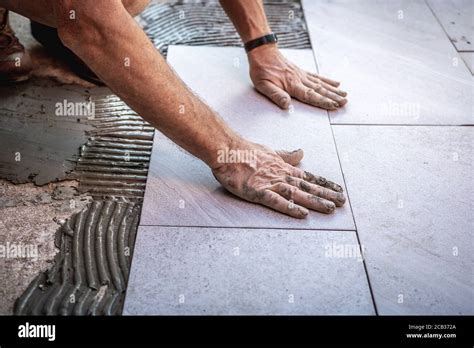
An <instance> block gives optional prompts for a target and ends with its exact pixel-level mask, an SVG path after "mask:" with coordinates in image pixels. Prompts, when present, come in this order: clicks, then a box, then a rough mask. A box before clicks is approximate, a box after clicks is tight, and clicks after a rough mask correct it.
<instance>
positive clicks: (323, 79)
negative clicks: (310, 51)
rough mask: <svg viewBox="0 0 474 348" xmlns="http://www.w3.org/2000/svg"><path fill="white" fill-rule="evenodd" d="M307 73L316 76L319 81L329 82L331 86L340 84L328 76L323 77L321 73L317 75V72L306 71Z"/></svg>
mask: <svg viewBox="0 0 474 348" xmlns="http://www.w3.org/2000/svg"><path fill="white" fill-rule="evenodd" d="M308 74H309V75H311V76H313V77H316V78H318V79H320V80H321V81H324V82H326V83H329V84H330V85H331V86H334V87H339V85H340V84H341V83H340V82H338V81H334V80H332V79H330V78H327V77H324V76H321V75H318V74H315V73H308Z"/></svg>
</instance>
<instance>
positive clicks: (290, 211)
mask: <svg viewBox="0 0 474 348" xmlns="http://www.w3.org/2000/svg"><path fill="white" fill-rule="evenodd" d="M259 203H260V204H262V205H264V206H267V207H269V208H272V209H274V210H276V211H279V212H280V213H283V214H286V215H289V216H292V217H294V218H298V219H303V218H305V217H306V215H308V213H309V211H308V209H306V208H304V207H301V206H299V205H298V204H295V203H293V202H290V201H289V200H287V199H285V198H283V197H282V196H280V195H279V194H278V193H275V192H273V191H271V190H265V192H264V194H263V195H262V197H261V198H260V200H259Z"/></svg>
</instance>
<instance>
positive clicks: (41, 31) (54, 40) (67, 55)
mask: <svg viewBox="0 0 474 348" xmlns="http://www.w3.org/2000/svg"><path fill="white" fill-rule="evenodd" d="M31 35H32V36H33V37H34V38H35V39H36V41H38V42H39V43H40V44H41V45H43V46H44V48H45V49H46V50H47V51H48V53H49V54H51V55H53V56H55V57H57V58H59V59H61V60H62V61H64V62H66V63H67V65H68V66H69V68H70V69H71V70H72V71H73V72H74V73H75V74H76V75H77V76H79V77H80V78H81V79H83V80H86V81H88V82H91V83H94V84H96V85H98V86H104V83H103V82H102V80H100V78H99V77H97V75H96V74H94V72H93V71H92V70H91V69H89V68H88V66H87V65H86V64H85V63H84V62H83V61H82V60H81V59H80V58H79V57H78V56H76V55H75V54H74V53H73V52H72V51H71V50H70V49H69V48H67V47H66V46H64V45H63V43H62V42H61V39H60V38H59V35H58V31H57V29H56V28H52V27H48V26H46V25H43V24H41V23H38V22H34V21H31Z"/></svg>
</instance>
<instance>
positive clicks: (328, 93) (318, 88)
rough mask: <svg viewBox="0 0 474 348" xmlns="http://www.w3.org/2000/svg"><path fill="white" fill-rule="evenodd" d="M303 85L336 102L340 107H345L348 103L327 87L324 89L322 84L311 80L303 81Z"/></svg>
mask: <svg viewBox="0 0 474 348" xmlns="http://www.w3.org/2000/svg"><path fill="white" fill-rule="evenodd" d="M303 83H304V84H305V86H306V87H309V88H311V89H313V90H314V91H316V92H317V93H319V94H321V95H323V96H325V97H328V98H330V99H332V100H334V101H335V102H337V103H338V104H339V106H344V105H345V104H346V103H347V99H345V98H343V97H341V96H340V95H339V94H336V93H334V92H331V91H330V90H328V89H327V88H326V87H324V86H323V85H322V83H315V82H313V81H311V80H310V79H308V80H306V81H303Z"/></svg>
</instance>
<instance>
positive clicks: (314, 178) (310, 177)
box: [293, 167, 344, 192]
mask: <svg viewBox="0 0 474 348" xmlns="http://www.w3.org/2000/svg"><path fill="white" fill-rule="evenodd" d="M293 176H295V177H297V178H300V179H303V180H305V181H307V182H310V183H312V184H316V185H319V186H322V187H326V188H328V189H330V190H333V191H336V192H343V191H344V189H343V188H342V187H341V185H338V184H336V183H335V182H332V181H330V180H327V179H326V178H323V177H322V176H319V175H315V174H313V173H310V172H307V171H305V170H302V169H300V168H296V167H293Z"/></svg>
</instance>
